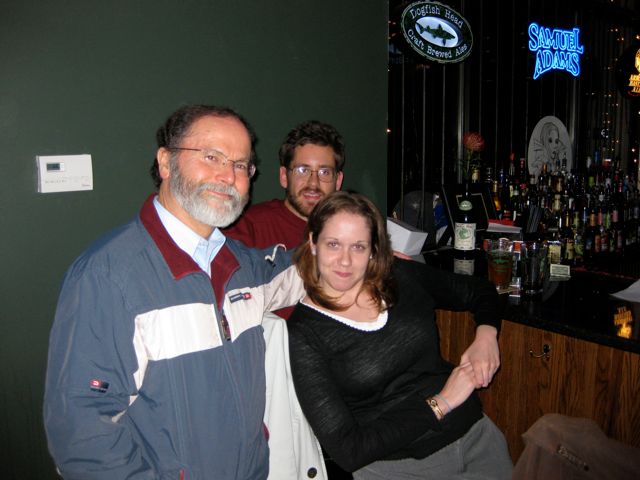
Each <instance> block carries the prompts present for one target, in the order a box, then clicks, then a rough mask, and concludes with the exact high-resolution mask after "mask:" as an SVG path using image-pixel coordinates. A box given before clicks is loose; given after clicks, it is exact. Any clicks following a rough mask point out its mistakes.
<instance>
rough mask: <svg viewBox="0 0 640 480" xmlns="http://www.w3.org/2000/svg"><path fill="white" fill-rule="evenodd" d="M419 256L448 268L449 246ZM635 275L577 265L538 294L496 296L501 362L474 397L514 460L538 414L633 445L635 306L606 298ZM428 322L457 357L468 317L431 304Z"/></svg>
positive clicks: (639, 369) (481, 271)
mask: <svg viewBox="0 0 640 480" xmlns="http://www.w3.org/2000/svg"><path fill="white" fill-rule="evenodd" d="M477 253H478V255H477V256H476V257H477V258H476V260H475V266H474V275H477V276H485V277H486V261H484V254H483V252H480V251H478V252H477ZM424 257H425V261H426V262H427V263H429V264H431V265H434V266H436V267H439V268H442V269H445V270H452V268H453V251H452V249H449V250H443V251H438V252H429V253H426V254H424ZM627 262H628V263H631V261H630V259H627ZM634 281H635V279H634V278H632V277H630V276H625V275H620V274H618V273H608V274H605V273H603V272H602V271H601V270H600V271H590V270H587V269H578V268H576V269H572V271H571V278H570V279H568V280H563V281H550V280H547V282H546V284H545V286H544V289H543V292H542V293H541V294H540V295H537V296H534V297H526V296H522V297H517V296H513V295H510V294H509V293H505V294H501V295H500V301H501V302H502V303H503V307H504V309H503V315H502V319H503V321H502V330H501V332H500V338H499V343H500V357H501V366H500V369H499V370H498V372H497V373H496V375H495V376H494V379H493V382H492V383H491V385H489V387H488V388H485V389H482V390H481V391H480V398H481V400H482V404H483V408H484V411H485V413H486V414H487V415H488V416H489V417H491V418H492V420H493V421H494V422H495V423H496V425H498V427H499V428H500V429H501V430H502V431H503V432H504V434H505V436H506V438H507V443H508V445H509V451H510V453H511V456H512V459H513V460H514V462H515V461H517V459H518V457H519V456H520V454H521V452H522V451H523V449H524V443H523V439H522V434H523V433H525V432H526V431H527V429H529V428H530V427H531V425H533V423H534V422H535V421H536V420H537V419H539V418H540V417H541V416H543V415H544V414H546V413H559V414H563V415H567V416H571V417H583V418H590V419H592V420H594V421H595V422H596V423H597V424H598V425H599V427H600V428H601V429H602V431H603V432H604V433H605V434H606V435H607V436H609V437H610V438H614V439H616V440H618V441H621V442H623V443H626V444H627V445H631V446H634V447H639V448H640V341H639V340H638V320H635V322H633V319H634V318H635V319H637V318H640V317H638V315H637V309H638V304H637V303H631V302H625V301H622V300H617V299H615V298H613V297H611V295H610V294H611V293H614V292H618V291H620V290H623V289H625V288H626V287H628V286H629V285H631V284H632V283H633V282H634ZM621 319H622V320H623V321H622V322H620V320H621ZM436 320H437V322H438V328H439V331H440V350H441V353H442V356H443V357H444V358H445V359H447V360H449V361H450V362H451V363H453V364H457V363H459V361H460V357H461V355H462V354H463V352H464V351H465V350H466V348H467V347H468V346H469V345H470V344H471V342H472V341H473V338H474V336H475V323H474V322H473V320H472V318H471V315H470V314H469V313H468V312H451V311H446V310H438V311H437V313H436ZM616 320H618V323H627V330H628V331H629V332H630V333H631V335H630V336H631V337H632V338H622V337H620V336H618V334H617V333H618V328H617V327H616Z"/></svg>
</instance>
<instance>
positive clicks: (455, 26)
mask: <svg viewBox="0 0 640 480" xmlns="http://www.w3.org/2000/svg"><path fill="white" fill-rule="evenodd" d="M400 27H401V29H402V34H403V35H404V38H405V40H406V41H407V43H408V44H409V45H411V48H413V49H414V50H415V51H416V52H418V53H419V54H420V55H421V56H423V57H426V58H428V59H429V60H433V61H435V62H439V63H454V62H460V61H461V60H463V59H465V58H466V57H467V56H468V55H469V54H470V53H471V47H472V46H473V35H472V34H471V28H470V27H469V23H468V22H467V21H466V20H465V19H464V17H463V16H462V15H460V14H459V13H458V12H456V11H455V10H453V9H451V8H449V7H447V6H446V5H442V4H441V3H437V2H414V3H412V4H411V5H409V6H408V7H407V8H405V9H404V11H403V12H402V16H401V17H400Z"/></svg>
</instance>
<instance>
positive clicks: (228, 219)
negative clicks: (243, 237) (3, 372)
mask: <svg viewBox="0 0 640 480" xmlns="http://www.w3.org/2000/svg"><path fill="white" fill-rule="evenodd" d="M156 138H157V141H158V150H157V153H156V158H155V161H154V165H153V167H152V171H151V173H152V176H153V178H154V180H155V181H156V186H158V193H157V194H152V195H151V196H150V197H149V198H148V199H147V201H146V202H145V203H144V205H143V206H142V209H141V211H140V213H139V214H138V215H137V217H136V218H135V219H133V220H132V221H131V222H129V223H127V224H126V225H124V226H122V227H120V228H117V229H116V230H114V231H112V232H111V233H109V234H107V235H106V236H104V237H103V238H101V239H100V240H98V241H97V242H96V243H94V244H93V245H92V246H90V247H89V248H88V249H87V250H86V251H85V252H84V253H83V254H82V255H81V256H80V257H79V258H78V259H77V260H76V261H75V262H74V263H73V264H72V265H71V267H70V268H69V270H68V272H67V274H66V276H65V279H64V283H63V287H62V291H61V294H60V298H59V301H58V307H57V310H56V316H55V320H54V324H53V328H52V330H51V337H50V344H49V360H48V366H47V380H46V389H45V399H44V420H45V427H46V432H47V438H48V442H49V450H50V452H51V454H52V456H53V459H54V461H55V463H56V465H57V467H58V470H59V472H60V473H61V475H62V476H63V477H64V478H65V479H82V480H92V479H105V480H106V479H109V480H111V479H114V478H123V479H124V478H127V479H175V480H179V479H180V480H189V479H207V478H238V479H240V478H243V479H265V478H267V475H268V468H269V465H268V446H267V438H266V432H265V431H264V425H263V412H264V408H265V365H264V355H265V345H264V340H263V336H262V328H261V326H260V323H261V321H262V317H263V315H264V313H265V312H267V311H270V310H273V309H276V308H279V307H282V306H286V305H291V304H293V303H294V302H295V301H297V300H298V299H299V298H301V296H302V294H303V290H302V285H301V282H300V280H299V278H298V276H297V275H296V273H295V269H294V268H293V267H291V266H290V258H289V257H288V256H286V255H282V254H281V252H279V251H277V250H276V251H272V250H271V249H270V250H269V251H268V252H267V251H265V252H260V251H258V250H253V249H249V248H247V247H245V246H244V245H242V244H240V243H239V242H236V241H235V240H231V239H227V238H226V237H225V236H224V235H223V234H222V233H221V232H220V230H219V228H222V227H225V226H227V225H229V224H230V223H232V222H233V221H234V220H235V219H236V218H237V217H238V216H239V215H240V213H241V211H242V209H243V208H244V206H245V205H246V203H247V199H248V195H249V184H250V179H251V177H252V176H253V174H254V172H255V165H254V144H255V136H254V134H253V133H252V130H251V128H250V126H249V125H248V123H247V122H246V121H245V120H244V119H243V118H242V117H241V116H240V115H239V114H238V113H236V112H235V111H233V110H231V109H229V108H226V107H218V106H208V105H192V106H187V107H183V108H181V109H179V110H178V111H176V112H175V113H174V114H173V115H171V116H170V117H169V119H168V120H167V121H166V122H165V124H164V125H163V126H162V127H161V128H160V129H159V130H158V132H157V135H156Z"/></svg>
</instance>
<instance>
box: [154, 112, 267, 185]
mask: <svg viewBox="0 0 640 480" xmlns="http://www.w3.org/2000/svg"><path fill="white" fill-rule="evenodd" d="M209 116H210V117H222V118H228V117H231V118H235V119H236V120H238V121H239V122H240V123H242V125H243V126H244V127H245V128H246V129H247V132H248V133H249V138H250V140H251V158H250V161H251V162H252V163H255V144H256V136H255V133H254V132H253V129H252V128H251V125H249V122H247V120H246V119H245V118H244V117H243V116H242V115H240V114H239V113H238V112H236V111H235V110H233V109H232V108H229V107H222V106H218V105H186V106H184V107H181V108H179V109H178V110H176V111H175V112H174V113H173V114H171V116H170V117H169V118H168V119H167V120H166V121H165V122H164V125H162V126H161V127H160V128H159V129H158V131H157V132H156V141H157V143H158V148H160V147H165V148H168V147H176V146H179V145H180V144H181V143H182V140H184V137H186V136H187V134H188V133H189V129H190V128H191V126H192V125H193V124H194V123H195V122H196V121H197V120H199V119H201V118H203V117H209ZM149 173H151V178H153V182H154V184H155V186H156V187H160V184H161V183H162V178H161V177H160V172H159V169H158V159H157V158H154V159H153V165H151V168H150V170H149Z"/></svg>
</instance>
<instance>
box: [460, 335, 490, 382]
mask: <svg viewBox="0 0 640 480" xmlns="http://www.w3.org/2000/svg"><path fill="white" fill-rule="evenodd" d="M465 363H470V364H471V366H472V368H473V374H474V376H475V379H476V388H481V387H486V386H488V385H489V383H491V380H492V379H493V376H494V375H495V373H496V371H497V370H498V367H500V348H499V346H498V331H497V330H496V328H495V327H492V326H490V325H480V326H478V327H477V328H476V338H475V340H474V341H473V343H472V344H471V345H469V348H467V350H466V351H465V352H464V353H463V354H462V357H460V364H461V365H462V364H465Z"/></svg>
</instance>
